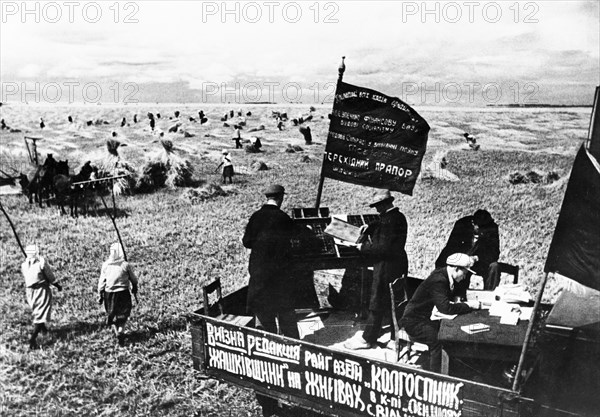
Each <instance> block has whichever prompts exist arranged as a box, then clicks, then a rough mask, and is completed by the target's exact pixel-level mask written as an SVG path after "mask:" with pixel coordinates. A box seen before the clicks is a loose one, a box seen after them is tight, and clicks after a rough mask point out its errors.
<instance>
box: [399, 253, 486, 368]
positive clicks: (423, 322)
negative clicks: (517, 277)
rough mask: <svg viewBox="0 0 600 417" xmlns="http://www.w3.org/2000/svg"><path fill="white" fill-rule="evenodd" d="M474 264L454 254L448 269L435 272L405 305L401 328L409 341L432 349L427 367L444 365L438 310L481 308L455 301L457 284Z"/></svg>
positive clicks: (457, 311) (474, 303)
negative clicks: (439, 335)
mask: <svg viewBox="0 0 600 417" xmlns="http://www.w3.org/2000/svg"><path fill="white" fill-rule="evenodd" d="M472 265H473V262H472V260H471V257H470V256H469V255H467V254H464V253H455V254H452V255H450V256H449V257H448V258H447V259H446V266H443V267H441V268H438V269H436V270H435V271H433V272H432V273H431V275H429V277H428V278H427V279H426V280H425V281H423V282H422V283H421V284H420V285H419V286H418V287H417V289H416V291H415V293H414V295H413V296H412V298H411V299H410V301H409V302H408V304H407V305H406V309H405V310H404V315H403V316H402V325H403V326H404V330H405V331H406V333H408V335H409V337H410V339H411V340H412V341H415V342H419V343H424V344H426V345H427V347H428V348H429V363H428V364H427V363H426V364H425V365H424V368H425V369H427V370H429V371H432V372H439V371H440V369H441V364H442V345H441V343H440V342H439V339H438V332H439V330H440V321H439V320H431V313H432V312H433V308H434V307H436V308H437V309H438V311H439V312H440V313H442V314H466V313H470V312H471V311H473V310H476V309H480V308H481V302H480V301H466V302H456V303H455V302H453V300H454V296H455V294H456V289H457V285H458V284H459V283H460V282H461V281H462V280H464V279H465V277H466V276H467V274H468V273H469V272H471V273H472V272H473V271H472V270H471V269H470V268H471V266H472Z"/></svg>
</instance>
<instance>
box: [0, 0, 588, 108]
mask: <svg viewBox="0 0 600 417" xmlns="http://www.w3.org/2000/svg"><path fill="white" fill-rule="evenodd" d="M599 4H600V2H598V1H535V2H532V1H522V2H517V1H498V2H491V1H456V2H438V1H427V2H423V1H383V2H376V1H322V2H317V1H297V2H293V1H289V2H288V1H256V2H245V1H244V2H236V1H230V2H222V1H215V2H212V1H209V2H201V1H123V2H116V1H96V2H93V1H89V2H88V1H56V2H46V1H42V2H38V1H28V2H23V1H4V0H2V1H0V11H1V21H0V80H1V83H2V96H1V98H0V101H3V102H15V101H16V102H19V101H20V102H27V103H32V102H35V103H42V104H44V103H55V102H60V103H63V102H65V101H68V102H86V103H87V102H91V103H94V102H99V101H101V102H102V103H109V102H115V103H125V102H126V103H135V102H159V103H182V102H210V103H219V102H221V103H231V102H239V103H243V102H267V101H268V102H278V103H285V102H288V103H315V104H319V103H328V102H331V99H332V97H333V92H334V90H335V82H336V80H337V77H338V70H337V69H338V66H339V64H340V62H341V57H342V56H345V57H346V59H345V64H346V71H345V73H344V81H345V82H348V83H351V84H357V85H361V86H364V87H368V88H373V89H375V90H379V91H381V92H382V93H384V94H387V95H391V96H396V97H400V98H401V99H402V100H404V101H406V102H408V103H409V104H412V105H438V106H446V105H447V106H454V105H456V106H485V105H504V104H511V105H514V104H529V105H535V104H555V105H579V104H583V105H591V103H592V100H593V95H594V88H595V86H596V85H598V84H600V63H599V61H600V58H599V50H600V39H599V38H600V11H599V9H600V6H599Z"/></svg>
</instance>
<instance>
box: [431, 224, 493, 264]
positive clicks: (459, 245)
mask: <svg viewBox="0 0 600 417" xmlns="http://www.w3.org/2000/svg"><path fill="white" fill-rule="evenodd" d="M474 234H475V228H474V227H473V216H466V217H462V218H460V219H458V220H457V221H456V223H454V227H453V228H452V232H451V233H450V237H448V242H447V243H446V247H445V248H444V249H443V250H442V252H441V253H440V255H439V256H438V258H437V260H436V261H435V267H436V268H441V267H442V266H445V265H446V259H447V258H448V256H450V255H452V254H453V253H457V252H460V253H466V254H467V255H469V256H474V255H477V256H478V257H479V260H478V261H477V262H475V265H473V267H472V268H471V269H473V270H474V271H475V272H477V274H478V275H481V276H485V274H487V270H488V267H489V266H490V264H491V263H492V262H497V261H498V258H499V257H500V236H499V234H498V225H497V224H496V223H495V222H494V221H492V222H491V223H489V224H487V225H485V226H481V227H480V228H479V239H478V240H477V242H476V243H475V244H473V236H474Z"/></svg>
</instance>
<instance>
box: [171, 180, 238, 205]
mask: <svg viewBox="0 0 600 417" xmlns="http://www.w3.org/2000/svg"><path fill="white" fill-rule="evenodd" d="M228 194H229V193H228V192H227V191H225V190H223V189H222V188H221V187H219V186H218V185H217V184H212V183H207V184H204V185H203V186H202V187H198V188H190V189H188V190H186V191H185V193H183V194H182V195H181V199H183V200H185V201H189V202H190V203H192V204H198V203H200V202H202V201H205V200H209V199H211V198H214V197H219V196H227V195H228Z"/></svg>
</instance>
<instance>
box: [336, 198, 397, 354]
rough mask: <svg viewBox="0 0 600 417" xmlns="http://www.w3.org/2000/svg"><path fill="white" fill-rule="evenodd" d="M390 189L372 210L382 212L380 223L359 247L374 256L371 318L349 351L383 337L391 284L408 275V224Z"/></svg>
mask: <svg viewBox="0 0 600 417" xmlns="http://www.w3.org/2000/svg"><path fill="white" fill-rule="evenodd" d="M393 201H394V197H393V196H392V195H391V194H390V192H389V190H380V191H378V192H377V193H376V195H375V197H374V198H373V199H372V201H371V204H369V207H373V208H375V210H377V212H378V213H379V221H378V222H375V223H373V224H371V225H369V227H368V228H367V229H366V230H365V232H364V233H363V235H364V236H365V238H366V241H365V242H364V243H361V244H359V245H358V248H359V250H360V252H361V253H363V254H365V255H367V256H370V257H372V259H373V260H374V262H375V263H374V265H373V283H372V285H371V297H370V300H369V315H368V317H367V324H366V327H365V329H364V331H363V335H362V337H360V336H358V335H357V336H356V337H353V338H352V339H350V340H349V341H347V342H346V343H345V344H344V347H345V348H346V349H351V350H355V349H368V348H370V347H371V345H372V344H373V343H375V342H376V341H377V339H378V338H379V333H380V331H381V325H382V321H383V316H384V313H385V312H386V311H389V309H390V287H389V284H390V283H391V282H393V281H394V280H395V279H396V278H400V277H403V276H405V275H406V274H407V273H408V257H407V255H406V251H405V250H404V245H405V244H406V235H407V231H408V224H407V222H406V217H405V216H404V214H402V213H401V212H400V210H399V209H398V207H394V204H393Z"/></svg>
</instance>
